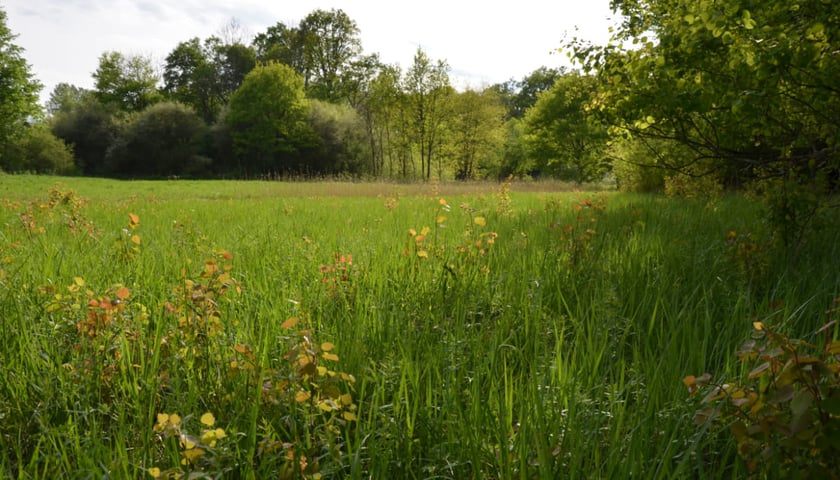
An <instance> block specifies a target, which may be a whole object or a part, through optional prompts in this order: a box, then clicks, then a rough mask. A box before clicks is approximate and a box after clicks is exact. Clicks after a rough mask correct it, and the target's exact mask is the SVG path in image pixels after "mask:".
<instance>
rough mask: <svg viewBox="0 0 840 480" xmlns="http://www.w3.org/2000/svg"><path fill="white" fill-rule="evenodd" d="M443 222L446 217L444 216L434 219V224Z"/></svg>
mask: <svg viewBox="0 0 840 480" xmlns="http://www.w3.org/2000/svg"><path fill="white" fill-rule="evenodd" d="M445 221H446V217H444V216H440V217H437V218H435V223H443V222H445Z"/></svg>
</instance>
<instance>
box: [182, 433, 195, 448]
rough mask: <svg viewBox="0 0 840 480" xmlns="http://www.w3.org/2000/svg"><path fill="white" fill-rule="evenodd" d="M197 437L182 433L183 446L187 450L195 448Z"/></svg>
mask: <svg viewBox="0 0 840 480" xmlns="http://www.w3.org/2000/svg"><path fill="white" fill-rule="evenodd" d="M196 443H197V442H196V441H195V439H192V438H190V437H188V436H186V435H181V447H182V448H184V449H185V450H192V449H193V448H195V445H196Z"/></svg>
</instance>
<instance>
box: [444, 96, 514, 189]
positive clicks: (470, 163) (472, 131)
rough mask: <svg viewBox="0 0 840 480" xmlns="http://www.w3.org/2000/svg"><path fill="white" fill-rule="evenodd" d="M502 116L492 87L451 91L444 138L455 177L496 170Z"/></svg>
mask: <svg viewBox="0 0 840 480" xmlns="http://www.w3.org/2000/svg"><path fill="white" fill-rule="evenodd" d="M504 115H505V111H504V107H503V106H502V104H501V102H500V100H499V97H498V96H497V95H496V94H495V92H493V91H492V90H489V89H486V90H483V91H475V90H466V91H464V92H459V93H455V94H454V98H453V102H452V119H451V120H450V121H449V122H448V124H449V128H448V129H447V132H448V136H447V138H446V140H447V143H448V145H447V146H448V150H449V152H450V155H451V156H452V163H453V167H454V170H455V178H456V179H458V180H473V179H475V178H481V177H486V176H487V174H488V173H489V172H495V171H498V168H497V165H498V163H499V159H498V156H499V153H500V152H501V149H502V145H503V143H502V142H503V141H504V125H503V123H502V120H503V118H504Z"/></svg>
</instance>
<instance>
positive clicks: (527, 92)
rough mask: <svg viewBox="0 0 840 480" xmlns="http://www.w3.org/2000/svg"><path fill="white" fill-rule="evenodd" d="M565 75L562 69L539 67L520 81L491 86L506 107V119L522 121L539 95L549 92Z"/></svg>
mask: <svg viewBox="0 0 840 480" xmlns="http://www.w3.org/2000/svg"><path fill="white" fill-rule="evenodd" d="M565 74H566V70H565V68H563V67H560V68H548V67H545V66H543V67H540V68H538V69H536V70H534V71H533V72H531V73H529V74H528V75H526V76H525V77H523V78H522V80H519V81H515V80H513V79H510V80H509V81H507V82H505V83H500V84H496V85H493V86H491V87H490V88H491V89H492V90H494V91H496V92H497V93H498V94H499V96H500V97H501V98H502V101H503V103H504V104H505V106H506V107H507V117H508V119H514V118H516V119H522V118H523V117H525V112H527V111H528V109H529V108H531V107H533V106H534V104H536V103H537V98H539V95H540V93H542V92H545V91H547V90H550V89H551V87H552V86H554V82H556V81H557V79H558V78H560V77H561V76H563V75H565Z"/></svg>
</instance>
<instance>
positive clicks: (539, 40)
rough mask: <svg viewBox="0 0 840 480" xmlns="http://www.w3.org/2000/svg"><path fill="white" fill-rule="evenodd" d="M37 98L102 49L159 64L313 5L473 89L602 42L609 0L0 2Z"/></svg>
mask: <svg viewBox="0 0 840 480" xmlns="http://www.w3.org/2000/svg"><path fill="white" fill-rule="evenodd" d="M0 7H2V8H4V9H5V10H6V13H7V17H8V18H7V22H8V27H9V28H10V29H11V30H12V32H13V33H15V34H17V35H18V38H17V39H16V40H15V43H16V44H17V45H19V46H21V47H23V48H24V49H25V50H26V51H25V53H24V55H25V57H26V59H27V61H28V62H29V63H30V64H31V65H32V69H33V73H34V74H35V76H36V77H37V78H38V80H39V81H41V83H43V84H44V91H43V92H42V99H46V98H48V97H49V93H50V92H51V91H52V89H53V88H54V87H55V85H56V84H57V83H59V82H67V83H72V84H74V85H76V86H79V87H85V88H92V87H93V79H92V77H91V74H92V73H93V72H94V71H95V70H96V68H97V66H98V59H99V56H100V55H101V54H102V53H103V52H105V51H109V50H116V51H119V52H122V53H125V54H143V55H149V56H151V57H152V58H153V59H154V60H155V61H156V62H159V63H160V64H162V63H163V60H164V59H165V57H166V55H167V54H168V53H169V52H170V51H172V49H174V48H175V46H177V44H178V43H179V42H182V41H186V40H189V39H190V38H193V37H199V38H201V39H205V38H207V37H209V36H211V35H214V34H217V33H218V32H219V31H220V30H221V28H222V27H223V26H224V25H226V24H228V23H229V22H230V21H231V19H236V20H237V21H238V23H239V24H240V25H242V27H244V29H245V30H246V31H247V32H248V33H249V34H250V35H254V34H257V33H261V32H264V31H265V29H266V28H267V27H269V26H271V25H274V24H276V23H277V22H283V23H285V24H287V25H297V24H298V22H299V21H300V20H302V19H303V18H304V17H305V16H306V15H307V14H308V13H310V12H312V11H313V10H316V9H319V8H320V9H323V10H330V9H333V8H334V9H341V10H343V11H344V12H345V13H347V15H348V16H349V17H350V18H351V19H353V20H354V21H355V22H356V24H357V25H358V27H359V29H360V31H361V35H360V36H361V40H362V48H363V49H364V53H366V54H371V53H379V55H380V58H381V60H382V61H384V62H386V63H397V64H399V65H400V66H401V67H403V68H407V67H409V66H410V65H411V63H412V59H413V56H414V53H415V52H416V50H417V48H418V47H422V48H423V50H425V52H426V53H427V54H428V55H429V57H430V58H432V59H433V60H446V61H447V62H448V63H449V65H450V67H451V68H452V70H451V72H450V74H451V76H452V77H453V81H454V82H456V83H457V84H460V85H461V86H464V84H468V85H470V86H473V87H481V86H483V85H489V84H493V83H497V82H502V81H505V80H507V79H510V78H514V79H516V80H520V79H521V78H522V77H524V76H525V75H527V74H529V73H530V72H532V71H534V70H536V69H537V68H539V67H540V66H547V67H558V66H561V65H568V61H567V60H566V57H565V55H561V54H557V53H554V54H552V52H555V51H556V50H557V48H558V47H560V45H561V43H562V42H563V39H564V38H565V37H571V36H578V37H582V38H586V39H588V40H591V41H594V42H596V43H601V44H603V43H606V41H607V38H608V36H609V33H608V31H607V29H608V27H609V25H611V23H612V22H611V21H610V20H609V18H611V17H612V14H611V12H610V9H609V0H555V1H532V0H518V1H504V0H498V1H493V0H482V1H474V0H448V1H443V0H422V1H421V0H415V1H411V2H401V1H394V0H391V1H386V2H379V1H371V0H344V1H339V0H334V1H333V2H323V1H316V0H298V1H295V2H291V1H282V0H239V1H235V0H162V1H155V0H0Z"/></svg>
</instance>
